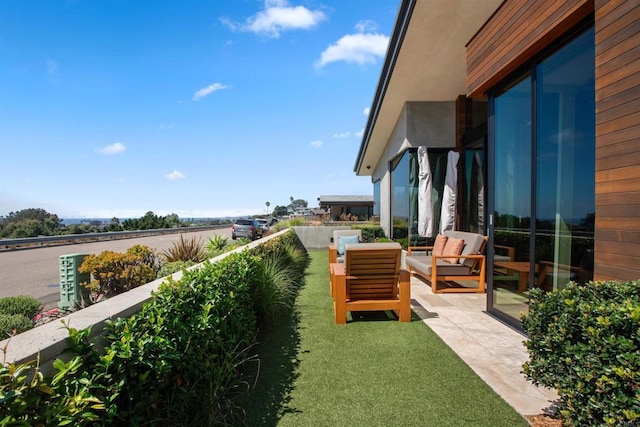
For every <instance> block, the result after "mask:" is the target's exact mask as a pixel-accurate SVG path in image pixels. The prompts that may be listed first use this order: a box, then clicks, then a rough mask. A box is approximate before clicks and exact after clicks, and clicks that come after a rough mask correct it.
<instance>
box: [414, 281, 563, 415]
mask: <svg viewBox="0 0 640 427" xmlns="http://www.w3.org/2000/svg"><path fill="white" fill-rule="evenodd" d="M411 295H412V298H413V299H412V301H411V302H412V308H413V311H414V312H415V313H416V314H417V315H418V316H420V318H421V319H422V320H423V322H424V323H426V324H427V325H428V326H429V327H430V328H431V329H432V330H433V331H434V332H435V333H436V334H437V335H438V336H439V337H440V338H441V339H442V340H443V341H444V342H445V343H446V344H447V345H448V346H449V347H450V348H451V349H452V350H453V351H455V352H456V354H458V356H460V358H461V359H462V360H464V361H465V363H467V365H469V366H470V367H471V369H473V370H474V371H475V372H476V373H477V374H478V375H479V376H480V378H482V379H483V380H484V381H485V382H486V383H487V384H488V385H489V386H490V387H491V388H492V389H493V390H495V391H496V393H498V394H499V395H500V396H502V398H503V399H504V400H505V401H506V402H507V403H508V404H510V405H511V406H512V407H513V408H514V409H515V410H516V411H518V413H520V414H521V415H523V416H527V415H537V414H542V413H545V410H546V409H547V408H548V407H550V406H551V405H552V404H553V401H554V400H556V399H557V398H558V395H557V394H556V392H555V390H549V389H545V388H541V387H535V386H534V385H533V384H531V383H530V382H528V381H527V380H526V379H525V377H524V375H522V374H521V372H520V371H521V370H522V364H523V363H524V362H525V361H526V360H527V359H528V352H527V350H526V348H525V346H524V344H523V341H525V340H526V337H525V336H524V335H522V334H521V333H519V332H518V331H516V330H514V329H513V328H511V327H509V326H507V325H505V324H504V323H502V322H500V321H499V320H497V319H495V318H494V317H492V316H490V315H489V314H487V313H486V298H487V296H486V294H438V295H434V294H433V293H432V292H431V288H430V286H429V285H428V284H427V283H425V282H424V281H423V280H421V279H419V278H415V277H412V278H411Z"/></svg>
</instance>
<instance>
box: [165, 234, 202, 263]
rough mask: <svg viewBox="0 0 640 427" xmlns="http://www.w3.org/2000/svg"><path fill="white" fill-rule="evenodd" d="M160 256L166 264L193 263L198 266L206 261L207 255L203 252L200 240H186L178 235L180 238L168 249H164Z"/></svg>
mask: <svg viewBox="0 0 640 427" xmlns="http://www.w3.org/2000/svg"><path fill="white" fill-rule="evenodd" d="M162 256H163V257H164V259H165V261H166V262H174V261H193V262H194V263H196V264H198V263H200V262H203V261H204V260H206V259H207V253H206V251H205V250H204V246H203V244H202V239H200V238H195V237H191V238H186V237H184V235H182V234H180V238H179V239H178V241H177V242H175V243H174V244H173V245H172V246H171V247H170V248H168V249H166V250H165V251H164V252H163V253H162Z"/></svg>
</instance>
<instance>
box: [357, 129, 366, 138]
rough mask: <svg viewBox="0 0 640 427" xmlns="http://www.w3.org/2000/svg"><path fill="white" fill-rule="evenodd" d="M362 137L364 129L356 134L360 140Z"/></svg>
mask: <svg viewBox="0 0 640 427" xmlns="http://www.w3.org/2000/svg"><path fill="white" fill-rule="evenodd" d="M362 135H364V129H362V130H360V131H358V132H356V136H357V137H358V138H362Z"/></svg>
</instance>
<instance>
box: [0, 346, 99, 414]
mask: <svg viewBox="0 0 640 427" xmlns="http://www.w3.org/2000/svg"><path fill="white" fill-rule="evenodd" d="M82 366H83V365H82V361H81V359H80V358H79V357H74V358H73V359H72V360H70V361H69V362H67V363H65V362H63V361H62V360H59V359H58V360H56V361H55V363H54V368H55V370H56V372H57V373H56V375H55V376H54V377H53V378H51V379H45V377H44V376H43V375H42V373H41V372H40V370H39V366H37V365H34V364H33V363H25V364H20V365H14V364H7V365H3V366H0V402H2V405H0V424H1V425H3V426H8V425H13V426H28V425H33V426H50V425H59V426H63V425H73V426H82V425H89V424H93V423H94V422H96V421H99V420H100V419H101V417H103V409H104V405H103V404H102V403H101V402H100V400H99V399H97V398H96V397H95V396H94V395H93V394H92V391H91V390H90V388H91V387H90V385H87V382H86V381H84V379H83V380H80V379H79V378H78V377H77V374H78V373H79V370H80V368H81V367H82ZM103 425H104V424H103Z"/></svg>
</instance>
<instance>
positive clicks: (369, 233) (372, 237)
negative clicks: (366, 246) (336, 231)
mask: <svg viewBox="0 0 640 427" xmlns="http://www.w3.org/2000/svg"><path fill="white" fill-rule="evenodd" d="M351 228H352V229H354V230H362V241H363V242H375V241H376V239H379V238H382V237H386V235H385V234H384V229H383V228H382V227H380V226H379V225H352V226H351Z"/></svg>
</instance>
